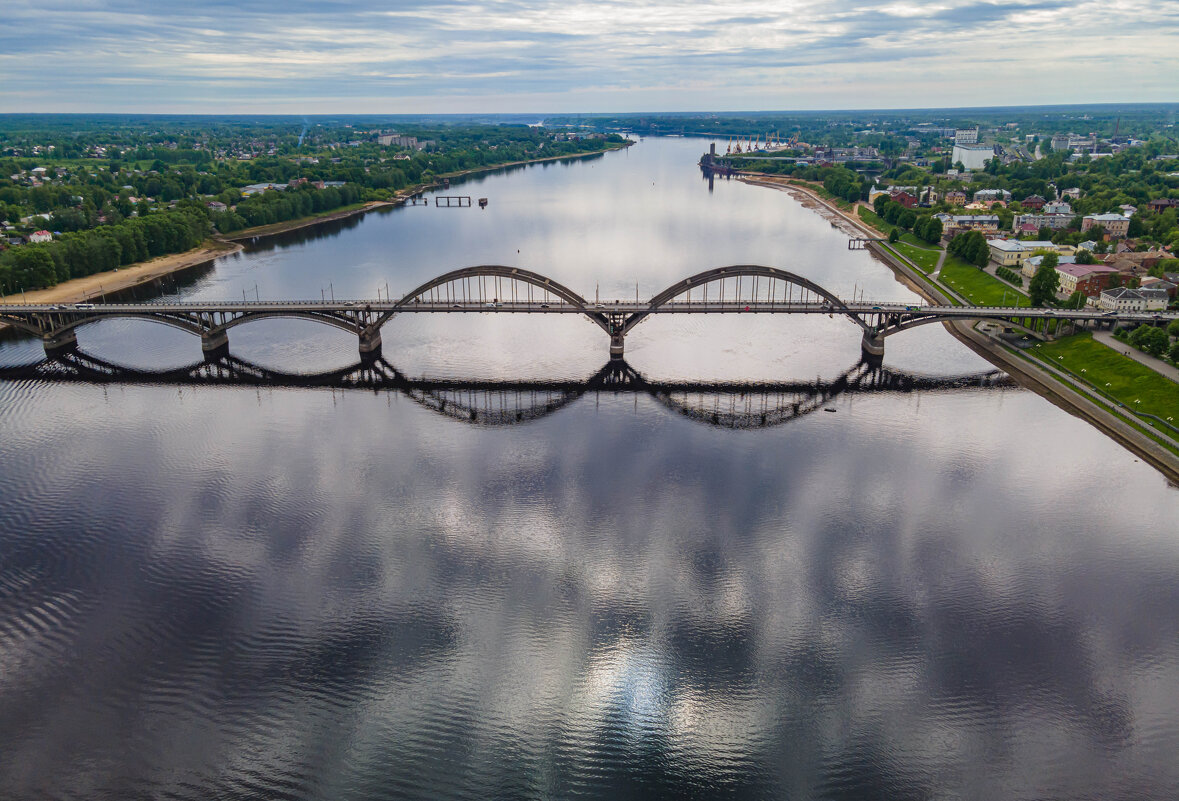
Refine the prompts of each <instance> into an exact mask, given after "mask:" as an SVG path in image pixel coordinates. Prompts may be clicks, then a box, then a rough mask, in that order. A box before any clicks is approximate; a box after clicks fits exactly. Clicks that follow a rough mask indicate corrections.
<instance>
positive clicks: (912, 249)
mask: <svg viewBox="0 0 1179 801" xmlns="http://www.w3.org/2000/svg"><path fill="white" fill-rule="evenodd" d="M905 236H911V234H905ZM889 247H890V248H892V249H893V250H895V251H896V252H897V253H900V254H901V255H902V256H904V257H905V258H907V259H908V260H909V261H911V262H913V263H914V264H916V265H917V268H918V269H920V270H921V272H923V273H926V274H927V275H928V274H929V273H931V272H933V268H934V267H936V266H937V257H938V256H939V255H941V251H938V250H931V249H930V248H921V247H916V246H914V245H910V244H908V243H906V242H894V243H893V244H891V245H889Z"/></svg>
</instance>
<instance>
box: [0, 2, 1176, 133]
mask: <svg viewBox="0 0 1179 801" xmlns="http://www.w3.org/2000/svg"><path fill="white" fill-rule="evenodd" d="M1177 76H1179V3H1176V2H1172V1H1171V0H1162V1H1160V0H1149V1H1147V0H1103V2H1096V1H1095V0H1068V1H1067V2H1064V1H1062V0H998V1H996V2H979V1H978V0H933V1H932V2H925V3H918V2H914V1H911V0H828V1H821V0H741V1H739V2H738V1H735V0H716V1H715V2H675V3H673V2H665V1H662V0H637V1H635V2H618V1H617V0H592V1H587V0H482V1H481V2H479V1H477V2H448V0H284V2H281V3H279V2H272V1H271V0H203V1H201V2H192V1H191V0H183V1H182V2H177V0H108V1H104V0H4V2H3V3H2V4H0V112H154V113H275V114H338V113H390V114H395V113H406V114H410V113H414V114H416V113H430V114H434V113H522V112H530V111H543V112H548V113H575V112H583V113H590V112H632V111H693V110H709V111H732V110H796V109H797V110H803V109H838V108H913V107H946V106H984V105H1025V104H1026V105H1032V104H1058V103H1059V104H1065V103H1099V102H1173V101H1175V100H1176V99H1179V91H1177V89H1176V86H1177V84H1176V77H1177Z"/></svg>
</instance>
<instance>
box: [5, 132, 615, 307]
mask: <svg viewBox="0 0 1179 801" xmlns="http://www.w3.org/2000/svg"><path fill="white" fill-rule="evenodd" d="M631 144H634V143H633V142H629V141H628V142H626V143H624V144H620V145H617V146H615V147H608V148H606V149H605V150H595V151H591V152H587V153H570V154H566V155H562V156H545V157H543V158H537V159H525V160H523V161H510V162H506V163H504V164H495V165H492V166H488V167H475V168H472V169H469V170H461V171H459V172H452V173H445V174H443V175H440V176H438V178H447V179H449V178H461V177H463V176H466V175H474V174H476V173H482V172H491V171H493V170H500V169H504V168H506V167H519V166H524V165H528V164H539V163H542V162H546V161H560V160H562V159H583V158H589V157H590V156H597V155H602V154H605V153H613V152H615V151H617V150H621V149H622V148H625V147H629V146H630V145H631ZM440 186H441V184H438V183H436V182H435V183H430V184H416V185H415V186H412V187H407V188H405V189H401V190H398V191H397V192H395V193H394V194H395V197H394V199H393V200H370V201H368V202H365V203H359V204H356V205H353V206H348V207H346V208H343V209H335V210H333V211H328V212H324V213H322V214H316V215H312V216H310V217H300V218H299V219H297V220H287V221H285V222H280V223H272V224H270V225H259V226H255V227H253V228H245V229H243V230H241V231H234V232H233V233H232V234H229V235H226V236H220V237H216V238H213V239H210V240H207V241H206V242H205V243H204V244H202V245H201V247H199V248H196V249H195V250H189V251H185V252H184V253H171V254H169V255H167V256H160V257H159V258H156V259H152V260H151V261H146V262H138V263H136V264H129V265H127V266H126V267H120V268H118V269H116V270H110V271H108V272H103V273H95V274H94V275H88V276H85V277H83V278H74V279H71V280H69V281H65V282H63V283H60V284H55V285H54V286H51V287H49V288H47V289H36V290H31V291H29V292H25V293H23V294H20V293H18V294H13V295H0V303H78V302H81V301H86V300H91V299H93V298H101V297H102V296H103V295H105V294H107V293H111V292H120V291H123V290H127V289H133V288H135V287H138V286H140V285H142V284H147V283H150V282H152V281H156V280H159V279H160V278H162V277H164V276H166V275H170V274H171V273H175V272H180V271H182V270H187V269H189V268H191V267H195V266H196V265H198V264H204V263H205V262H208V261H212V260H213V259H216V258H218V257H220V256H227V255H229V254H230V253H236V252H238V251H239V250H242V247H243V246H242V245H241V244H239V243H241V242H245V241H249V240H254V239H258V238H261V237H268V236H276V235H278V234H284V233H287V232H288V231H296V230H298V229H300V228H309V227H311V226H315V225H319V224H320V223H326V222H332V221H334V220H342V219H345V218H347V217H353V216H356V215H358V214H367V213H368V212H370V211H373V210H374V209H380V208H390V207H393V206H398V205H401V204H403V203H404V202H405V201H406V199H408V198H410V197H412V196H414V195H417V194H420V193H421V192H423V191H425V190H427V189H433V188H438V187H440ZM5 327H6V326H3V325H0V330H2V329H3V328H5Z"/></svg>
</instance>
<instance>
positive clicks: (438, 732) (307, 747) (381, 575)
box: [0, 139, 1179, 799]
mask: <svg viewBox="0 0 1179 801" xmlns="http://www.w3.org/2000/svg"><path fill="white" fill-rule="evenodd" d="M704 146H705V145H704V143H703V142H702V141H700V140H690V139H687V140H686V139H647V140H644V141H642V142H640V143H639V144H637V145H636V146H634V147H632V148H629V149H627V150H625V151H621V152H617V153H611V154H607V155H605V156H603V157H599V158H594V159H588V160H583V161H576V162H571V163H548V164H540V165H533V166H529V167H524V168H520V169H514V170H509V171H504V172H500V173H495V174H490V175H485V176H480V177H477V178H475V179H472V180H470V181H468V182H467V183H465V184H462V185H459V186H455V187H452V188H451V189H449V190H445V191H443V192H441V194H470V195H473V196H477V197H481V196H485V197H487V198H488V199H489V204H488V207H487V208H486V209H479V208H478V207H475V208H464V209H442V208H435V207H434V206H433V205H430V206H428V207H406V208H401V209H392V210H386V211H383V212H376V213H370V214H368V215H366V216H364V217H362V218H353V219H349V220H345V221H341V222H337V223H330V224H326V225H324V226H322V227H320V228H316V229H310V230H304V231H296V232H292V233H290V234H288V235H285V236H283V237H280V238H276V239H272V240H268V241H266V242H262V243H257V244H255V245H253V246H251V247H249V248H247V250H246V251H245V252H243V253H239V254H235V255H233V256H229V257H226V258H223V259H220V260H218V261H217V262H216V263H214V264H213V265H211V266H210V267H209V268H208V269H207V270H205V271H203V272H202V273H201V274H200V275H199V276H197V277H196V278H195V279H193V280H191V281H189V282H187V283H186V284H183V285H180V286H177V287H175V288H173V289H170V290H169V292H170V293H171V294H170V295H169V296H172V297H178V298H185V299H193V300H195V299H234V298H241V297H242V296H243V294H244V295H246V296H248V297H250V298H253V297H255V296H257V297H260V298H262V299H268V298H319V297H320V296H321V293H323V294H324V295H333V294H334V296H335V297H336V298H344V297H355V298H361V297H375V296H376V294H377V291H378V288H379V290H380V292H381V293H382V294H384V292H385V290H386V285H387V286H388V289H389V290H390V291H391V292H392V294H393V296H394V297H396V296H398V295H400V294H401V293H403V292H405V291H407V290H408V289H410V288H412V287H414V286H416V285H418V284H420V283H422V282H423V281H425V280H427V279H429V278H431V277H433V276H435V275H438V274H440V273H443V272H446V271H448V270H451V269H455V268H457V267H462V266H468V265H472V264H507V265H513V266H521V267H526V268H529V269H532V270H535V271H537V272H540V273H542V274H544V275H547V276H550V277H551V278H553V279H555V280H557V281H560V282H562V283H564V284H566V285H567V286H570V287H571V288H573V289H574V290H576V291H578V292H580V293H581V294H582V295H584V296H587V297H593V296H595V294H597V295H600V297H602V298H610V299H613V298H633V297H634V296H635V294H636V292H637V293H638V294H639V296H640V297H643V298H646V297H650V296H651V295H653V294H655V293H656V292H658V291H660V290H661V289H663V288H664V287H666V286H668V285H670V284H672V283H674V282H675V281H677V280H679V279H680V278H683V277H685V276H687V275H690V274H692V273H694V272H697V271H700V270H704V269H707V268H710V267H715V266H721V265H725V264H737V263H751V264H767V265H773V266H778V267H782V268H785V269H788V270H791V271H793V272H796V273H799V274H801V275H804V276H806V277H808V278H810V279H812V280H814V281H816V282H817V283H819V284H821V285H823V286H825V287H827V288H828V289H831V290H833V291H835V292H836V293H838V294H840V295H842V296H851V294H852V293H853V292H855V293H859V292H861V291H862V292H863V294H864V297H866V298H874V299H879V300H890V301H912V302H916V301H917V298H916V296H915V295H914V294H913V293H912V292H910V291H909V290H908V289H906V288H905V287H904V286H902V285H901V284H899V283H898V282H897V281H896V280H895V279H894V278H893V276H892V274H891V273H890V271H889V270H888V269H887V268H886V267H885V266H884V265H882V264H881V263H879V262H878V261H876V260H874V259H873V257H872V256H871V255H870V254H868V253H866V252H863V251H849V250H848V249H847V236H848V235H847V233H846V232H844V231H841V230H839V229H838V228H836V227H835V226H834V225H833V224H832V223H831V221H830V220H828V219H827V218H825V217H824V216H823V215H822V214H821V213H819V212H818V211H816V210H813V209H807V208H804V207H803V206H802V205H801V204H800V203H799V202H798V201H797V200H795V199H793V198H792V197H790V196H789V195H787V194H785V193H782V192H776V191H771V190H767V189H761V188H756V187H750V186H745V185H742V184H739V183H737V182H730V181H724V180H719V181H717V182H716V184H715V186H714V187H713V188H712V189H711V190H710V189H709V186H708V184H707V183H706V182H705V181H704V180H702V178H701V176H700V173H699V171H698V170H697V169H696V168H695V167H694V164H695V162H696V160H697V158H698V157H699V154H700V152H701V151H702V150H703V149H704ZM436 194H437V193H436ZM636 284H637V287H636ZM230 339H231V341H230V348H231V351H232V352H233V353H234V355H235V356H237V357H240V358H241V359H244V360H246V361H247V362H249V363H251V364H255V365H261V366H264V367H270V368H275V369H280V370H288V371H300V372H317V371H322V370H329V369H335V368H343V367H346V366H347V365H350V364H352V363H354V362H356V361H357V354H356V340H355V338H354V337H351V336H348V335H347V334H345V333H343V332H341V331H338V330H335V329H331V328H328V327H326V326H321V325H317V324H315V323H309V322H297V321H282V320H272V321H263V322H258V323H253V324H249V325H243V326H240V327H238V328H235V329H233V330H232V331H231V336H230ZM383 339H384V359H385V360H386V361H387V362H388V363H389V365H391V366H392V367H394V368H396V370H397V371H399V373H400V374H402V375H404V376H410V377H429V378H435V379H456V380H458V379H463V380H465V379H497V380H511V381H519V382H526V381H529V380H537V381H545V380H551V379H561V380H566V381H570V382H574V383H576V382H578V381H581V380H583V379H588V378H589V377H590V376H593V375H594V374H595V373H597V372H598V370H599V369H601V368H602V367H603V365H604V364H605V363H606V362H607V347H606V346H607V338H606V336H605V335H604V334H603V333H602V331H601V330H600V329H598V328H597V327H596V326H594V325H592V324H590V323H589V322H587V321H585V320H582V319H574V318H572V317H566V316H542V315H537V316H526V315H494V314H487V315H439V316H438V317H436V318H433V317H431V316H430V315H404V316H402V317H399V318H395V319H394V320H393V321H391V322H390V323H389V324H388V325H387V326H386V328H385V330H384V333H383ZM78 340H79V346H80V348H81V349H82V350H83V351H84V352H86V353H88V354H92V355H95V356H97V357H100V358H101V359H103V360H107V361H110V362H113V363H117V364H121V365H127V366H134V367H138V368H144V369H156V370H158V369H163V368H167V367H175V366H179V365H184V364H188V363H191V362H196V361H198V360H199V359H200V358H201V354H200V346H199V341H198V340H197V339H196V338H195V337H192V336H191V335H188V334H185V333H183V332H180V331H176V330H173V329H170V328H166V327H163V326H159V325H155V324H152V323H148V322H131V321H117V320H112V321H104V322H101V323H96V324H93V325H90V326H87V327H85V328H83V329H81V330H80V331H79V333H78ZM41 357H42V352H41V349H40V344H39V343H37V342H35V341H30V340H15V341H14V340H9V341H5V342H3V343H0V364H18V363H30V362H35V361H37V360H39V359H40V358H41ZM859 358H860V336H859V330H858V329H857V328H856V327H855V326H854V325H852V324H851V323H850V322H848V321H847V320H846V319H842V318H834V319H828V318H826V317H818V318H806V319H799V318H779V317H777V316H774V315H756V316H755V315H748V316H746V315H731V316H711V315H710V316H689V317H684V316H676V317H663V318H658V319H652V320H649V321H647V322H645V323H644V324H643V325H641V326H639V327H638V328H636V329H635V330H634V332H632V333H631V334H630V335H629V336H628V338H627V352H626V360H627V364H628V365H629V368H630V369H632V370H633V371H634V373H635V374H637V375H640V376H642V378H643V379H645V380H646V381H649V382H660V381H664V382H674V381H680V382H683V381H698V382H713V381H761V382H795V383H805V382H816V381H817V382H820V383H823V382H827V383H831V382H837V381H838V379H839V377H840V376H841V375H843V374H845V373H847V372H848V371H849V370H851V371H853V374H854V371H855V370H856V369H858V368H857V363H858V361H859ZM885 365H886V366H887V367H888V368H890V369H891V370H893V371H896V372H897V373H901V374H904V375H910V376H912V375H918V376H962V375H972V374H976V373H982V372H985V371H988V370H990V369H991V366H990V365H989V364H988V363H987V362H985V361H984V360H983V359H981V358H980V357H979V356H978V355H976V354H975V353H973V352H972V351H970V350H969V349H967V348H966V347H965V346H964V345H962V344H961V343H960V342H958V341H957V340H956V339H954V338H953V337H952V336H950V335H949V334H948V333H947V332H946V331H945V330H944V329H943V328H942V327H941V326H925V327H923V328H918V329H915V330H912V331H909V332H905V333H903V334H900V335H898V336H896V337H893V338H890V339H889V341H888V352H887V354H886V356H885ZM967 383H969V382H967ZM524 394H525V395H527V393H524ZM467 395H468V396H470V398H471V399H472V400H471V402H472V403H473V404H474V405H473V406H472V407H471V411H473V412H477V413H476V414H474V417H475V419H473V420H472V419H470V415H467V414H466V412H467V409H465V408H463V407H460V409H459V413H458V414H455V413H454V411H455V410H454V407H453V406H450V407H449V408H450V411H451V413H449V414H447V413H442V414H440V413H439V403H438V398H437V397H435V396H428V395H423V394H421V393H417V394H415V393H413V392H407V391H400V390H396V389H379V388H378V389H353V390H343V389H314V388H291V387H273V386H193V385H188V384H174V383H168V382H166V381H160V382H155V383H152V382H147V383H137V382H112V383H90V382H78V381H59V380H54V379H53V378H52V377H48V376H47V377H44V378H31V379H22V380H8V381H0V454H2V461H0V787H2V788H3V790H2V791H0V796H3V797H4V798H13V799H43V798H62V799H77V798H88V799H108V798H109V799H123V798H139V797H145V798H146V797H151V798H192V799H207V798H221V799H254V798H257V799H271V798H295V799H371V798H423V799H426V798H430V799H433V798H472V799H476V798H477V799H483V798H521V799H525V798H612V799H618V798H661V797H662V798H685V797H701V798H705V797H706V798H724V797H733V798H1005V799H1042V798H1071V799H1076V798H1158V799H1164V798H1173V797H1175V796H1176V795H1177V794H1179V762H1176V760H1175V759H1174V755H1175V754H1176V753H1179V582H1177V581H1176V576H1177V575H1179V537H1177V536H1176V535H1177V534H1179V526H1177V524H1176V520H1177V519H1179V493H1177V492H1176V490H1175V488H1173V487H1170V486H1168V485H1167V483H1166V482H1165V481H1164V480H1163V478H1162V477H1161V476H1160V475H1159V474H1158V473H1157V472H1156V471H1154V470H1153V469H1152V468H1150V467H1149V466H1147V465H1145V464H1143V463H1141V462H1140V461H1139V460H1137V459H1136V458H1135V457H1134V456H1133V455H1132V454H1130V453H1129V452H1127V451H1126V450H1124V449H1123V448H1121V447H1120V446H1118V445H1117V444H1116V443H1115V442H1113V441H1112V440H1110V439H1109V438H1107V437H1106V436H1104V435H1103V434H1101V433H1100V432H1099V431H1097V430H1095V429H1094V428H1092V427H1090V426H1088V425H1087V424H1085V423H1084V422H1082V421H1080V420H1078V419H1076V418H1074V417H1072V416H1070V415H1069V414H1067V413H1065V412H1064V411H1062V410H1060V409H1058V408H1057V407H1055V406H1053V405H1052V404H1051V403H1049V402H1048V401H1047V400H1045V399H1043V398H1041V397H1040V396H1038V395H1036V394H1034V393H1032V392H1029V391H1026V390H1022V389H1020V388H1018V387H1011V386H1003V385H997V386H978V387H972V386H958V385H954V386H949V387H942V388H938V389H930V390H928V391H925V390H921V389H916V390H914V391H877V392H873V391H860V392H854V391H849V392H843V393H842V394H839V393H832V394H831V395H830V396H829V397H826V396H825V397H824V398H823V399H822V401H821V403H819V404H818V405H817V406H815V407H814V409H813V412H812V413H806V412H807V411H810V409H809V408H804V409H803V411H802V413H798V412H796V411H794V410H793V408H792V407H790V408H787V409H786V411H785V412H783V413H782V414H779V415H777V416H775V415H773V414H771V415H770V416H769V418H768V419H769V420H770V423H776V424H763V423H764V422H765V421H764V420H762V418H761V417H759V415H758V414H757V413H756V408H754V413H753V414H752V415H750V414H745V415H740V414H738V415H737V416H736V417H734V416H733V415H731V414H723V413H722V414H718V413H717V411H716V410H717V409H721V410H722V411H724V410H725V409H727V410H730V411H731V410H733V409H737V410H738V411H740V409H742V408H747V407H749V405H750V404H754V406H756V404H759V403H760V404H763V405H764V404H766V403H767V402H769V403H771V404H772V403H774V402H776V401H775V400H774V398H771V399H770V400H769V401H767V400H766V398H765V397H756V396H754V395H750V394H748V393H747V394H740V393H724V392H720V393H717V392H713V393H711V394H709V393H708V392H707V391H701V392H694V393H684V394H683V396H682V397H680V396H676V397H671V396H667V395H657V394H652V393H649V392H645V391H588V392H585V393H583V394H578V393H574V394H573V395H572V396H569V397H565V398H564V399H563V400H562V401H561V402H559V403H553V404H551V408H549V407H546V406H544V405H543V404H541V405H540V406H539V407H537V405H536V403H535V402H534V401H533V400H530V399H529V398H530V397H531V396H529V397H523V396H522V395H521V393H520V392H516V394H515V395H512V396H511V397H506V396H505V395H503V394H502V393H501V394H500V395H495V394H494V393H483V394H481V393H477V392H476V393H467ZM448 397H449V398H450V399H451V400H454V398H457V397H459V395H457V394H455V395H451V396H448ZM464 397H466V396H464ZM775 397H776V396H775ZM709 403H711V404H713V405H712V406H711V407H708V406H707V404H709ZM480 404H482V405H480ZM497 404H498V405H500V406H502V405H503V404H509V405H511V404H514V406H512V408H513V409H516V410H524V411H526V412H527V414H516V415H515V416H514V417H513V415H511V414H509V415H506V416H504V415H500V416H496V415H495V414H493V413H492V412H493V411H494V410H495V408H496V407H497ZM702 404H703V405H702ZM723 404H727V406H723V408H722V405H723ZM804 406H805V404H804ZM447 408H448V407H447V406H446V404H442V409H443V411H445V410H446V409H447ZM710 409H711V410H712V411H710ZM827 409H830V410H831V411H825V410H827ZM763 414H764V412H763ZM517 418H518V419H519V422H518V424H509V423H511V422H512V421H514V420H516V419H517ZM734 421H737V424H734ZM718 422H719V423H720V424H716V423H718ZM493 423H495V424H493ZM726 423H728V424H729V425H726Z"/></svg>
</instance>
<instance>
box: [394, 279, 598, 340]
mask: <svg viewBox="0 0 1179 801" xmlns="http://www.w3.org/2000/svg"><path fill="white" fill-rule="evenodd" d="M485 279H492V282H493V284H492V286H491V287H488V286H487V283H486V280H485ZM505 282H506V285H505ZM517 285H520V286H523V287H526V288H528V289H527V290H526V291H525V293H524V294H525V296H526V297H527V301H528V302H530V303H531V302H538V303H544V302H548V301H550V300H551V299H550V298H549V296H550V295H551V296H552V297H553V298H555V299H556V301H557V302H559V303H566V304H568V305H569V306H572V307H574V308H575V309H577V310H579V311H581V312H583V313H584V314H585V316H586V317H588V318H589V319H590V320H592V321H593V322H594V323H596V324H597V325H598V326H599V327H601V328H602V329H603V330H604V331H606V333H610V327H609V321H608V320H607V319H606V315H605V314H603V313H601V312H598V311H595V310H593V309H591V308H590V303H589V301H588V300H586V299H585V298H583V297H582V296H581V295H579V294H577V293H576V292H574V291H573V290H572V289H570V288H569V287H567V286H565V285H564V284H561V283H558V282H557V281H554V280H553V279H551V278H548V277H547V276H544V275H541V274H540V273H537V272H533V271H532V270H525V269H523V268H521V267H508V266H505V265H502V264H480V265H476V266H474V267H463V268H462V269H459V270H451V271H450V272H448V273H444V274H443V275H440V276H438V277H437V278H432V279H430V280H429V281H427V282H426V283H424V284H422V285H421V286H418V287H416V288H414V289H411V290H410V291H409V292H407V293H405V295H404V296H402V298H401V299H400V300H398V301H397V302H396V303H395V304H394V308H392V309H390V310H388V311H386V312H384V313H383V314H381V315H380V316H378V317H377V319H376V321H375V322H374V323H373V324H372V327H373V328H374V329H379V328H380V327H381V326H383V325H384V324H385V323H386V322H388V321H389V319H390V318H392V317H393V316H394V315H395V314H397V312H398V311H401V310H403V309H405V308H406V307H408V306H412V305H415V304H420V303H423V302H425V303H438V302H444V303H452V302H456V301H458V300H459V299H460V298H461V299H462V301H463V303H470V302H472V301H475V302H479V303H487V302H498V301H507V300H508V298H509V297H510V298H511V299H512V300H513V301H516V300H517V299H518V298H520V295H521V293H520V292H519V286H517ZM532 289H538V290H540V291H541V293H542V294H541V296H540V297H539V298H536V297H535V295H534V294H533V293H532V292H531V290H532ZM476 290H477V291H476Z"/></svg>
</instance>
